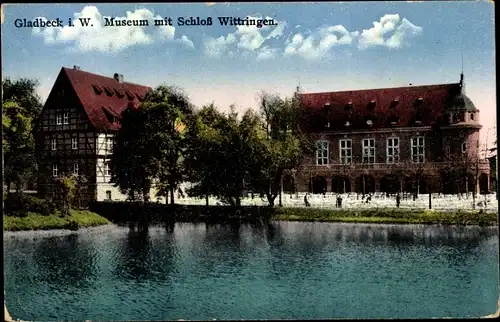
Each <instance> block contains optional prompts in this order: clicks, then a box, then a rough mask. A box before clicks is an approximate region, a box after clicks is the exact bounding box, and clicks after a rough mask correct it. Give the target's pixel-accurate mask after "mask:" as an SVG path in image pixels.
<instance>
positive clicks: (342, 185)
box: [332, 176, 351, 193]
mask: <svg viewBox="0 0 500 322" xmlns="http://www.w3.org/2000/svg"><path fill="white" fill-rule="evenodd" d="M332 192H335V193H348V192H351V181H350V180H349V178H347V177H344V176H333V177H332Z"/></svg>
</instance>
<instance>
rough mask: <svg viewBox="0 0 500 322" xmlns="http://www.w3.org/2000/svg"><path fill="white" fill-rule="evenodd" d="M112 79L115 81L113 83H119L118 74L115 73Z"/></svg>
mask: <svg viewBox="0 0 500 322" xmlns="http://www.w3.org/2000/svg"><path fill="white" fill-rule="evenodd" d="M113 78H114V79H115V81H117V82H120V74H118V73H115V74H114V75H113Z"/></svg>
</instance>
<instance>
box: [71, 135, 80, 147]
mask: <svg viewBox="0 0 500 322" xmlns="http://www.w3.org/2000/svg"><path fill="white" fill-rule="evenodd" d="M71 148H72V149H73V150H78V138H77V137H72V138H71Z"/></svg>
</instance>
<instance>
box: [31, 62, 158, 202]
mask: <svg viewBox="0 0 500 322" xmlns="http://www.w3.org/2000/svg"><path fill="white" fill-rule="evenodd" d="M150 90H151V88H150V87H148V86H143V85H137V84H132V83H128V82H125V81H124V79H123V76H122V75H120V74H118V73H116V74H114V75H110V77H106V76H102V75H97V74H93V73H89V72H86V71H82V70H81V69H80V68H79V67H78V66H74V67H73V68H65V67H63V68H62V69H61V71H60V72H59V75H58V76H57V79H56V81H55V83H54V86H53V87H52V90H51V92H50V94H49V96H48V98H47V101H46V103H45V105H44V108H43V110H42V113H41V115H40V117H39V119H38V120H37V124H36V126H35V137H36V149H37V157H38V167H39V168H38V171H39V174H40V175H39V180H38V190H39V192H40V193H41V194H43V195H51V194H54V193H55V191H54V185H53V182H54V180H53V179H54V178H57V177H60V176H61V175H63V174H71V173H74V174H77V175H79V177H80V178H84V180H85V181H86V189H85V196H86V197H85V198H83V199H84V200H86V201H92V200H98V201H101V200H106V199H113V200H116V199H124V198H126V196H125V195H123V194H121V193H120V192H119V191H118V189H117V188H116V187H114V186H113V185H112V184H110V183H109V180H110V178H111V176H110V172H109V163H108V161H109V157H110V154H111V153H112V146H113V143H112V142H113V141H112V138H113V135H114V133H116V131H117V130H118V129H119V126H120V123H119V120H120V115H121V113H122V112H123V111H124V110H125V109H127V108H135V107H136V106H138V105H139V104H140V103H141V102H143V101H144V99H145V97H146V94H147V93H148V92H149V91H150Z"/></svg>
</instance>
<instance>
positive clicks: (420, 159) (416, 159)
mask: <svg viewBox="0 0 500 322" xmlns="http://www.w3.org/2000/svg"><path fill="white" fill-rule="evenodd" d="M415 140H416V143H415ZM420 141H421V142H422V144H420ZM410 143H411V151H410V152H411V161H412V162H413V163H424V162H425V137H424V136H414V137H412V138H411V142H410ZM415 149H416V153H415ZM419 149H422V152H419Z"/></svg>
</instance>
